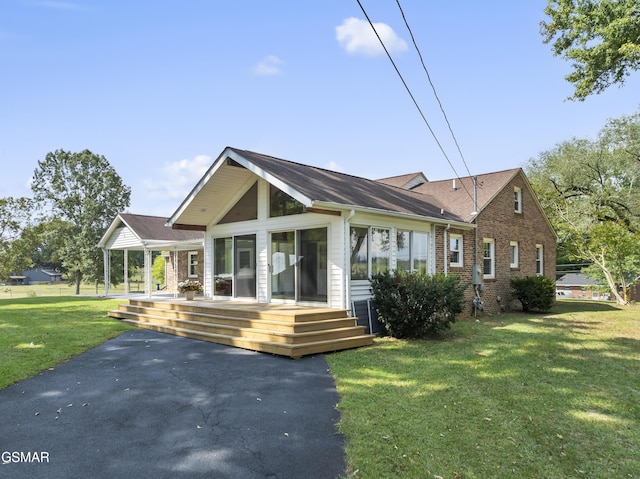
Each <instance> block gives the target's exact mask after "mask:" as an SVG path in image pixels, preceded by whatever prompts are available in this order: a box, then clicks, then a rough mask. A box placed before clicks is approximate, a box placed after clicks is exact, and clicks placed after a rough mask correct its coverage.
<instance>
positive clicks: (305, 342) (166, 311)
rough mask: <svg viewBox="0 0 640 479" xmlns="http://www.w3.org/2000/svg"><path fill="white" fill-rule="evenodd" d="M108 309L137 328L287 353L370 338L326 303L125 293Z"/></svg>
mask: <svg viewBox="0 0 640 479" xmlns="http://www.w3.org/2000/svg"><path fill="white" fill-rule="evenodd" d="M108 314H109V316H110V317H112V318H118V319H120V320H122V321H124V322H126V323H129V324H131V325H134V326H137V327H140V328H145V329H151V330H154V331H159V332H163V333H168V334H174V335H177V336H184V337H189V338H192V339H199V340H204V341H210V342H214V343H218V344H225V345H228V346H234V347H238V348H243V349H249V350H253V351H261V352H265V353H271V354H277V355H280V356H287V357H290V358H299V357H302V356H306V355H310V354H319V353H326V352H332V351H339V350H343V349H351V348H357V347H361V346H369V345H372V344H373V336H372V335H369V334H365V332H364V331H365V328H364V326H358V325H357V324H356V323H357V318H355V317H350V316H349V314H348V311H347V310H344V309H334V308H328V307H310V306H297V305H292V304H270V303H255V302H251V303H249V302H241V301H213V300H206V299H198V300H194V301H187V300H185V299H183V298H166V297H165V298H160V297H158V298H153V299H130V300H129V302H128V303H126V304H120V305H119V307H118V309H116V310H111V311H109V313H108Z"/></svg>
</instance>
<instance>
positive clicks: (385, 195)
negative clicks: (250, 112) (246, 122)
mask: <svg viewBox="0 0 640 479" xmlns="http://www.w3.org/2000/svg"><path fill="white" fill-rule="evenodd" d="M167 225H168V226H170V227H171V228H172V229H174V230H186V231H191V232H193V231H197V232H199V233H200V234H203V235H204V265H203V267H204V283H205V297H207V298H211V299H216V300H236V301H249V302H256V303H280V304H282V303H284V304H298V305H323V306H327V307H330V308H341V309H351V307H352V304H353V302H355V301H360V300H366V299H368V298H369V297H370V294H371V293H370V285H369V280H368V278H369V277H370V275H372V274H374V273H377V272H382V271H385V270H394V269H405V270H418V271H422V272H425V273H428V274H434V273H437V272H442V273H446V274H458V275H460V276H461V278H462V280H463V282H464V283H465V284H468V285H469V287H468V288H467V290H466V293H465V294H466V295H467V299H468V309H467V313H471V312H472V311H473V304H475V305H476V307H479V306H480V304H481V303H482V305H483V308H484V311H486V312H490V313H498V312H500V311H502V310H504V309H506V308H508V307H509V304H510V301H511V295H510V286H509V280H510V279H511V278H513V277H516V276H525V275H535V274H538V275H545V276H547V277H549V278H551V279H555V259H556V257H555V255H556V249H555V248H556V235H555V233H554V231H553V228H552V227H551V224H550V222H549V221H548V219H547V217H546V216H545V214H544V212H543V210H542V208H541V206H540V204H539V203H538V201H537V199H536V198H535V195H534V193H533V191H532V189H531V186H530V184H529V182H528V181H527V178H526V176H525V175H524V172H523V171H522V170H521V169H520V168H515V169H510V170H505V171H500V172H495V173H488V174H484V175H478V176H477V177H474V178H471V177H467V178H457V179H455V180H447V181H434V182H430V181H428V179H427V177H426V176H425V175H424V174H422V173H414V174H409V175H402V176H396V177H392V178H385V179H382V180H378V181H375V180H370V179H366V178H361V177H357V176H353V175H348V174H344V173H338V172H334V171H330V170H327V169H323V168H317V167H314V166H308V165H304V164H300V163H295V162H291V161H287V160H284V159H280V158H275V157H272V156H268V155H264V154H260V153H256V152H252V151H246V150H240V149H237V148H231V147H227V148H225V149H224V150H223V151H222V153H221V154H220V155H219V156H218V158H217V159H216V160H215V161H214V163H213V164H212V165H211V167H210V168H209V170H208V171H207V172H206V173H205V175H204V176H203V177H202V179H201V180H200V181H199V182H198V183H197V184H196V185H195V187H194V188H193V190H192V191H191V192H190V193H189V195H188V196H187V197H186V198H185V199H184V201H183V202H182V204H180V206H179V207H178V208H177V210H176V211H175V212H174V213H173V215H172V216H171V217H170V218H169V220H168V221H167ZM474 299H475V303H474V302H473V301H474Z"/></svg>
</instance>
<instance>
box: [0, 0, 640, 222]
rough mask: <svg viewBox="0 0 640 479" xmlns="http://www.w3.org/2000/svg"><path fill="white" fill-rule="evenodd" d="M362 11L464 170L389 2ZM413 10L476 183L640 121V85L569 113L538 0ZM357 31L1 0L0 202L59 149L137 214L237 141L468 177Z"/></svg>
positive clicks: (334, 24)
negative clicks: (109, 173) (98, 159)
mask: <svg viewBox="0 0 640 479" xmlns="http://www.w3.org/2000/svg"><path fill="white" fill-rule="evenodd" d="M361 1H362V4H363V5H364V7H365V9H366V10H367V13H368V14H369V16H370V18H371V20H372V21H373V22H375V23H377V24H379V25H378V26H379V27H380V31H381V32H383V33H384V35H385V39H386V40H387V41H388V42H389V43H388V45H389V48H390V50H391V52H392V55H393V58H394V60H395V61H396V63H397V65H398V68H399V69H400V71H401V73H402V74H403V76H404V77H405V80H406V81H407V83H408V85H409V87H410V88H411V90H412V92H413V93H414V95H415V97H416V100H417V101H418V103H419V105H420V106H421V108H422V110H423V112H424V113H425V116H426V117H427V120H428V121H429V123H430V124H431V126H432V128H433V130H434V131H435V133H436V135H437V136H438V138H439V140H440V141H441V143H442V145H443V147H444V149H445V152H446V153H447V155H448V156H449V159H450V160H451V162H452V163H453V167H454V168H455V170H456V172H457V174H458V175H460V176H466V175H467V170H466V168H465V166H464V165H463V163H462V160H461V159H460V155H459V154H458V152H457V149H456V148H455V145H454V144H453V142H452V140H451V137H450V134H449V131H448V129H447V127H446V124H445V122H444V120H443V119H442V115H441V113H440V110H439V108H438V106H437V103H436V102H435V99H434V97H433V93H432V91H431V87H430V86H429V84H428V82H427V79H426V75H425V73H424V71H423V70H422V66H421V65H420V62H419V59H418V57H417V54H416V52H415V50H414V48H413V44H412V42H411V38H410V35H409V32H408V31H407V30H406V27H405V25H404V22H403V20H402V17H401V15H400V12H399V10H398V7H397V5H396V2H395V0H361ZM401 4H402V7H403V9H404V12H405V15H406V18H407V20H408V22H409V25H410V26H411V28H412V30H413V33H414V35H415V38H416V41H417V43H418V46H419V47H420V50H421V52H422V55H423V57H424V59H425V62H426V65H427V68H428V69H429V73H430V75H431V78H432V80H433V82H434V84H435V86H436V88H437V91H438V95H439V97H440V100H441V101H442V104H443V106H444V108H445V111H446V113H447V116H448V118H449V121H450V122H451V125H452V127H453V130H454V132H455V135H456V137H457V139H458V142H459V144H460V147H461V149H462V152H463V154H464V158H465V159H466V162H467V165H468V166H469V170H470V172H471V173H472V174H478V173H484V172H489V171H497V170H502V169H507V168H513V167H518V166H523V165H524V164H525V163H526V162H527V161H528V160H529V159H530V158H532V157H536V156H537V155H538V154H539V153H540V152H542V151H545V150H549V149H551V148H553V147H554V145H556V144H557V143H559V142H561V141H564V140H568V139H571V138H572V137H580V138H587V137H588V138H592V137H594V135H595V134H596V133H597V131H598V130H599V129H600V128H601V127H602V126H603V125H604V123H605V122H606V121H607V119H609V118H617V117H620V116H622V115H628V114H632V113H634V112H635V111H637V109H638V104H639V99H640V78H639V77H640V74H635V75H632V76H631V77H629V80H628V81H627V83H626V85H625V86H624V87H622V88H618V87H617V86H615V87H612V88H609V90H607V91H606V92H605V93H603V94H600V95H596V96H592V97H589V98H587V100H586V101H584V102H572V101H566V98H567V97H568V96H569V95H571V93H572V89H571V85H569V84H568V83H567V82H566V81H565V80H564V76H565V75H566V74H567V73H569V71H570V65H569V64H568V63H567V62H565V61H563V60H562V59H560V58H556V57H553V56H552V53H551V48H550V46H548V45H544V44H543V43H542V37H541V36H540V34H539V22H540V21H541V20H542V19H543V18H544V13H543V9H544V7H545V5H546V1H544V0H527V1H526V2H515V1H513V0H495V1H490V2H478V1H477V0H460V1H457V2H435V1H429V2H426V1H422V0H404V1H402V2H401ZM363 21H364V16H363V14H362V11H361V10H360V7H359V6H358V4H357V2H356V0H353V1H351V0H325V1H322V2H301V1H298V0H274V1H272V2H264V1H249V0H235V1H233V2H222V1H213V0H211V1H207V0H184V1H177V0H176V1H167V0H154V1H151V0H135V1H131V0H109V1H98V0H68V1H44V0H2V2H0V66H1V69H2V70H1V75H0V166H1V169H0V197H4V196H16V197H17V196H29V195H30V194H31V192H30V189H29V179H30V177H31V175H32V173H33V171H34V169H35V168H36V167H37V162H38V161H39V160H42V159H44V157H45V156H46V154H47V153H48V152H50V151H54V150H57V149H64V150H70V151H81V150H83V149H89V150H91V151H93V152H94V153H97V154H100V155H104V156H105V157H106V158H107V160H108V161H109V162H110V163H111V165H112V166H113V167H114V168H115V169H116V171H117V172H118V174H119V175H120V176H121V177H122V178H123V180H124V182H125V183H126V184H127V185H129V186H131V188H132V204H131V207H130V211H131V212H133V213H140V214H154V215H155V214H157V215H166V216H169V215H171V214H172V213H173V211H174V209H175V208H176V207H177V206H178V205H179V204H180V202H181V200H182V199H183V198H184V196H185V195H186V193H188V191H190V189H191V188H192V187H193V186H194V185H195V183H196V182H197V180H198V179H199V178H200V176H201V175H202V173H203V172H204V170H206V168H207V167H208V166H209V165H210V164H211V162H212V161H214V160H215V158H216V157H217V156H218V154H219V153H220V152H221V151H222V150H223V149H224V147H225V146H227V145H229V146H234V147H237V148H242V149H250V150H254V151H258V152H261V153H266V154H270V155H273V156H278V157H281V158H285V159H288V160H292V161H297V162H300V163H305V164H310V165H315V166H320V167H326V168H330V169H334V170H337V171H342V172H345V173H350V174H354V175H359V176H365V177H368V178H380V177H386V176H393V175H399V174H403V173H409V172H415V171H423V172H424V173H425V174H426V175H427V177H428V178H429V179H431V180H438V179H444V178H451V177H454V176H456V173H454V171H453V169H452V167H451V166H450V165H449V164H448V162H447V160H446V159H445V157H444V156H443V154H442V152H441V151H440V149H439V148H438V146H437V144H436V142H435V141H434V139H433V137H432V136H431V134H430V133H429V131H428V129H427V127H426V125H425V124H424V122H423V120H422V119H421V117H420V116H419V114H418V112H417V110H416V108H415V106H414V105H413V103H412V101H411V99H410V98H409V96H408V94H407V93H406V90H405V89H404V87H403V85H402V83H401V82H400V80H399V78H398V77H397V75H396V73H395V71H394V70H393V67H392V65H391V64H390V62H389V60H388V59H387V57H386V55H384V52H382V51H381V50H380V49H379V48H378V46H377V44H376V43H375V42H377V40H376V39H375V37H371V32H370V31H369V29H367V28H366V27H367V24H364V23H363ZM372 38H373V42H372Z"/></svg>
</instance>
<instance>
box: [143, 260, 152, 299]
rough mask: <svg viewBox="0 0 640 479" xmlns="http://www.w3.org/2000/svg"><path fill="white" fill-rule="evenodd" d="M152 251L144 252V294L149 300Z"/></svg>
mask: <svg viewBox="0 0 640 479" xmlns="http://www.w3.org/2000/svg"><path fill="white" fill-rule="evenodd" d="M151 283H152V278H151V250H148V249H146V248H145V250H144V292H145V293H146V295H147V298H151V294H152V290H151Z"/></svg>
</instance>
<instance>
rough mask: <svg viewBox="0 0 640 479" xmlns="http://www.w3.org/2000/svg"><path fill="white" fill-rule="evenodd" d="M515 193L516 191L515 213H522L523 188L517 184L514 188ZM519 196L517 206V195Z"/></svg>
mask: <svg viewBox="0 0 640 479" xmlns="http://www.w3.org/2000/svg"><path fill="white" fill-rule="evenodd" d="M513 193H514V208H513V210H514V212H515V213H522V188H520V187H518V186H516V187H514V188H513ZM516 196H517V197H518V206H517V207H516V206H515V197H516Z"/></svg>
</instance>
